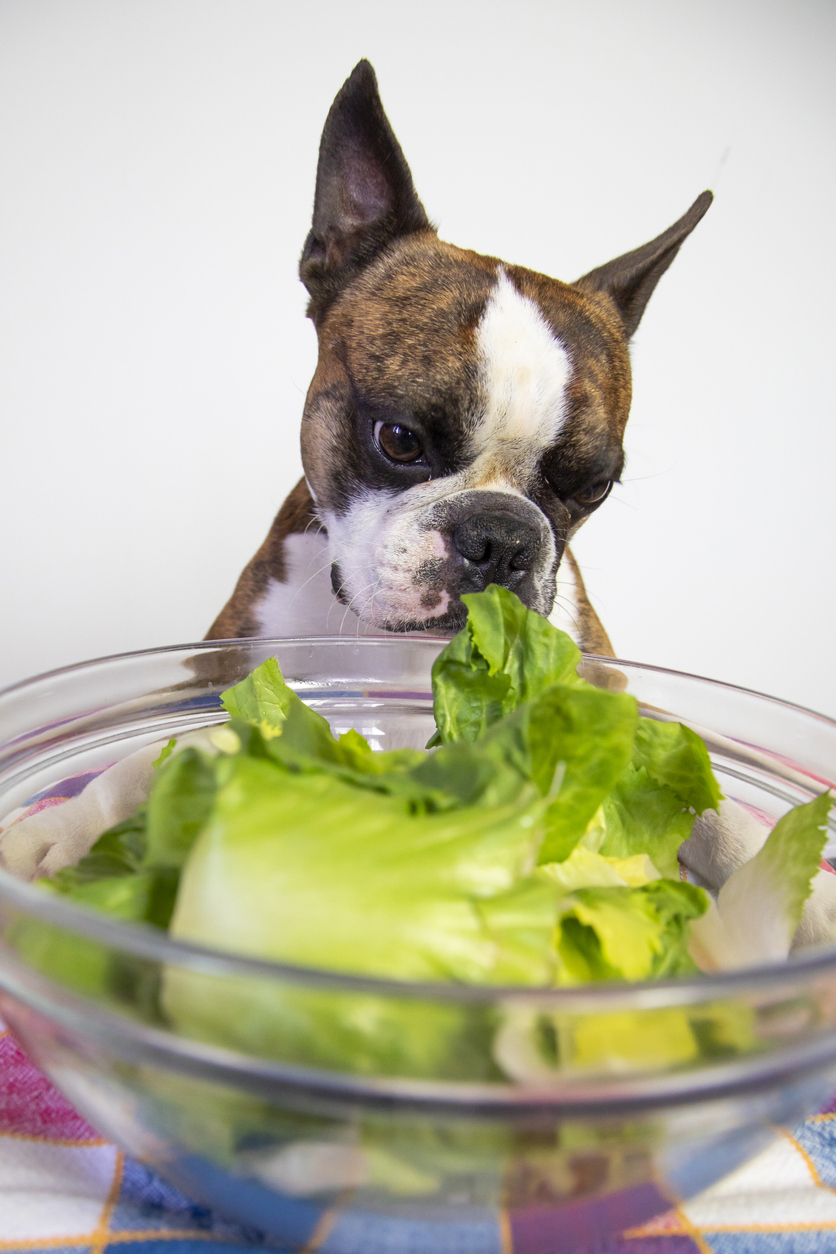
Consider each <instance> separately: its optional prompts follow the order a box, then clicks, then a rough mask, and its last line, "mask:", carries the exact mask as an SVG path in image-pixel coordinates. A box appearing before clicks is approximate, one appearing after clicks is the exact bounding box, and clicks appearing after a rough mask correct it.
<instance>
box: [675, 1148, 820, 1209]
mask: <svg viewBox="0 0 836 1254" xmlns="http://www.w3.org/2000/svg"><path fill="white" fill-rule="evenodd" d="M682 1210H683V1213H684V1214H685V1215H686V1216H687V1218H688V1219H689V1220H690V1222H691V1223H692V1224H693V1225H694V1227H695V1228H696V1229H697V1230H698V1231H703V1232H711V1231H714V1230H716V1229H725V1228H738V1227H739V1228H743V1229H744V1230H746V1231H748V1230H751V1229H752V1228H753V1227H756V1228H770V1227H778V1226H780V1225H782V1224H794V1223H805V1224H813V1225H815V1224H822V1225H825V1224H827V1225H828V1226H829V1225H830V1224H831V1223H832V1224H834V1225H836V1193H833V1192H831V1191H830V1189H826V1188H824V1187H822V1186H819V1185H817V1184H816V1183H815V1180H814V1179H813V1177H812V1175H811V1173H810V1168H809V1165H808V1163H807V1161H806V1159H805V1158H804V1156H803V1154H801V1153H800V1151H799V1150H798V1149H797V1147H796V1146H795V1145H794V1144H793V1142H792V1141H790V1140H789V1138H788V1137H783V1136H782V1137H780V1138H779V1139H778V1140H777V1141H776V1142H775V1144H774V1145H770V1146H769V1148H768V1149H765V1150H763V1152H762V1153H760V1154H758V1156H757V1158H753V1159H752V1161H751V1162H750V1163H746V1164H745V1165H744V1166H743V1167H739V1168H738V1169H737V1171H733V1172H732V1173H731V1175H729V1176H726V1177H725V1179H724V1180H720V1181H719V1182H718V1183H717V1184H713V1185H712V1186H711V1188H710V1189H706V1190H705V1192H704V1193H700V1194H699V1195H698V1196H697V1197H695V1198H692V1199H691V1201H690V1202H686V1203H685V1204H684V1205H683V1207H682Z"/></svg>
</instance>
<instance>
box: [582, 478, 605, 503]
mask: <svg viewBox="0 0 836 1254" xmlns="http://www.w3.org/2000/svg"><path fill="white" fill-rule="evenodd" d="M611 487H612V479H600V480H599V481H598V483H591V484H590V485H589V487H588V488H584V489H583V490H582V491H581V492H576V493H575V500H576V501H577V502H578V504H579V505H597V504H598V502H599V501H603V499H604V497H605V496H606V495H607V493H608V492H609V490H610V488H611Z"/></svg>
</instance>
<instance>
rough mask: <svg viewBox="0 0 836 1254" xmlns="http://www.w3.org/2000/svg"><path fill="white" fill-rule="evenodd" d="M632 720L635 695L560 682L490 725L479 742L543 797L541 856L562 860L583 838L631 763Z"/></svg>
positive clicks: (634, 724) (633, 732)
mask: <svg viewBox="0 0 836 1254" xmlns="http://www.w3.org/2000/svg"><path fill="white" fill-rule="evenodd" d="M636 718H637V715H636V703H635V701H634V699H633V698H632V697H629V696H626V695H622V694H619V693H613V692H604V691H602V690H600V689H598V688H593V687H592V686H591V685H589V684H584V685H582V686H578V687H567V686H563V685H560V686H554V687H551V688H548V689H547V690H546V691H545V692H544V693H543V694H542V695H541V696H540V697H538V698H535V699H534V700H531V701H527V702H526V703H525V704H523V705H521V706H519V707H518V708H517V709H516V710H514V711H513V712H512V713H510V714H508V715H506V716H505V717H504V718H503V719H501V720H500V721H498V722H497V723H494V724H493V725H492V726H491V727H490V729H489V730H488V732H487V733H486V735H485V736H484V737H483V738H482V739H481V740H480V741H478V742H477V746H478V747H479V748H484V750H485V751H486V752H487V753H489V754H496V755H497V756H498V757H499V758H501V760H502V761H504V762H505V763H507V764H510V765H512V766H513V767H515V768H516V770H517V771H518V772H519V774H520V775H521V776H522V777H523V778H528V779H531V780H533V781H534V783H535V784H536V785H537V787H538V788H539V789H540V792H541V793H542V794H543V796H545V797H547V798H548V800H549V803H550V804H549V808H548V810H547V812H546V834H545V839H544V843H543V847H542V849H541V851H540V861H542V862H553V861H560V860H561V859H562V858H565V857H567V856H568V855H569V854H570V853H571V852H572V850H573V849H574V847H575V845H576V844H577V843H578V841H579V840H580V838H581V837H582V836H583V834H584V832H585V831H586V828H587V826H588V824H589V823H590V821H591V820H592V818H593V816H594V815H595V813H596V811H597V810H598V808H599V806H600V805H601V803H602V801H603V800H604V798H605V797H606V796H607V794H608V793H609V792H610V790H611V789H612V787H613V785H614V784H615V782H616V780H617V779H618V778H619V776H620V775H621V774H622V772H623V770H624V768H625V766H626V765H627V764H628V763H629V761H630V756H631V753H632V749H633V739H634V736H635V730H636Z"/></svg>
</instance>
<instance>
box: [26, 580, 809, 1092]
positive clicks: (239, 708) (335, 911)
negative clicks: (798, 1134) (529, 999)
mask: <svg viewBox="0 0 836 1254" xmlns="http://www.w3.org/2000/svg"><path fill="white" fill-rule="evenodd" d="M463 599H464V601H465V602H466V604H467V607H468V621H467V624H466V626H465V628H464V629H463V630H462V631H461V632H460V633H459V635H457V636H456V637H455V638H454V639H453V640H451V641H450V642H449V644H448V645H447V646H446V648H445V649H444V650H443V651H442V653H441V654H440V655H439V657H438V658H437V660H436V662H435V665H434V667H433V697H434V714H435V720H436V726H437V731H436V733H435V735H434V736H433V738H432V740H431V742H430V745H429V746H428V748H427V749H424V750H420V749H396V750H392V751H388V752H374V751H373V750H372V749H371V747H370V746H369V744H368V742H367V741H366V740H365V739H364V738H363V737H362V736H361V735H360V734H359V733H358V732H357V731H349V732H346V733H344V734H342V735H340V736H337V737H335V736H334V734H333V733H332V731H331V728H330V726H329V724H328V722H327V721H326V720H325V719H324V718H323V717H322V716H321V715H320V714H318V713H317V712H316V711H315V710H313V709H311V708H309V707H308V706H306V705H305V704H304V702H303V701H302V700H301V699H300V698H299V697H298V696H297V695H296V693H294V692H293V691H292V689H291V688H290V687H289V686H288V685H287V684H286V683H285V682H284V680H283V678H282V675H281V672H280V670H279V667H278V663H277V662H276V660H275V659H268V660H267V661H266V662H265V663H263V665H262V666H260V667H259V668H258V669H257V670H255V671H254V672H253V673H252V674H251V675H250V676H249V677H248V678H247V679H245V680H243V681H242V682H241V683H239V684H237V685H235V687H233V688H230V689H229V690H228V691H227V692H225V693H224V694H223V697H222V701H223V704H224V707H225V708H226V711H227V712H228V714H229V716H230V717H229V721H228V722H225V723H223V724H222V725H219V726H217V727H214V728H210V729H206V730H201V731H198V732H192V733H189V734H188V735H185V736H182V737H180V738H178V739H177V740H176V741H174V740H172V741H170V742H169V743H168V744H167V745H166V747H165V748H164V749H163V751H162V752H161V753H160V755H159V757H158V759H157V761H156V762H155V772H154V774H155V779H154V783H153V786H152V788H151V791H150V794H149V796H148V799H147V802H146V803H144V804H143V805H141V806H140V807H139V809H138V810H137V812H136V813H135V814H134V815H133V816H132V817H131V818H130V819H128V820H127V821H125V822H123V823H120V824H118V825H117V826H115V827H113V828H111V829H110V830H109V831H107V832H106V833H105V834H104V835H103V836H101V837H100V838H99V839H98V841H97V842H96V844H95V845H94V846H93V848H92V849H91V850H90V852H89V853H88V854H87V855H86V856H85V857H83V858H82V859H81V861H80V862H78V863H77V865H75V866H73V867H68V868H66V869H64V870H62V871H59V872H58V873H57V874H56V875H54V876H53V877H52V878H51V879H48V880H42V881H39V882H40V883H41V884H43V886H44V888H46V889H47V890H48V891H51V892H54V893H59V894H62V895H64V896H66V897H69V898H71V899H73V900H74V901H75V902H77V903H78V904H80V905H84V906H88V907H92V908H95V909H97V910H100V911H104V912H106V913H108V914H110V915H112V916H113V917H115V918H117V919H120V920H124V921H131V922H142V923H146V924H151V925H154V926H156V927H160V928H167V929H168V931H169V932H170V934H171V935H172V936H174V937H177V938H180V939H184V940H188V941H192V942H198V943H202V944H206V945H210V946H212V947H213V948H215V949H226V950H229V951H232V952H234V953H238V954H246V955H250V956H254V957H258V958H266V959H272V960H277V961H281V962H285V963H290V964H295V965H298V966H302V967H313V968H324V969H327V970H331V971H339V972H348V973H352V974H359V975H364V976H375V977H384V978H390V979H395V980H406V981H422V982H436V981H446V982H450V981H452V982H456V983H459V984H483V985H484V984H488V985H497V986H503V987H507V986H517V987H521V988H529V989H531V988H543V989H550V988H555V987H570V986H576V985H579V984H582V983H586V982H588V981H598V980H606V981H633V980H646V979H656V978H663V977H671V976H679V975H686V974H689V973H693V972H695V971H698V970H699V969H701V968H702V969H704V970H712V969H716V967H717V966H733V965H735V952H736V950H735V946H738V948H739V951H740V954H741V955H745V956H744V957H742V958H741V959H740V961H746V960H751V959H750V957H749V955H750V952H751V945H749V948H747V944H749V940H750V938H748V939H747V935H745V933H746V928H745V927H744V928H743V933H741V926H740V919H741V918H745V917H746V914H747V910H748V911H749V913H754V914H758V913H761V914H762V913H763V910H762V908H761V905H759V904H758V903H763V902H764V901H766V902H768V909H769V914H770V918H771V920H772V931H773V934H774V932H775V930H776V929H777V932H778V933H779V934H780V937H781V938H782V939H781V940H780V944H784V942H785V948H784V952H785V953H786V952H788V950H789V945H790V942H791V940H792V935H793V933H794V931H795V929H796V927H797V925H798V922H799V919H800V917H801V912H802V910H803V907H804V902H805V899H806V897H807V895H808V893H809V891H810V884H811V881H812V879H813V877H814V876H815V874H816V872H817V871H818V868H819V862H820V858H821V855H822V849H823V846H824V840H825V833H824V824H825V821H826V818H827V814H828V811H829V806H830V797H829V794H826V793H825V794H823V795H822V796H821V797H818V798H817V799H815V800H814V801H812V802H810V803H808V804H806V805H802V806H799V807H797V808H796V809H795V810H792V811H790V813H789V814H787V815H786V816H785V817H784V818H782V819H781V820H780V821H779V822H778V823H777V824H776V826H775V827H774V829H773V830H772V832H771V833H770V835H769V837H768V838H767V840H766V843H765V844H764V846H763V848H762V849H761V851H760V852H759V853H758V854H757V855H756V856H755V857H754V858H753V859H752V860H751V861H750V862H748V863H746V864H745V865H744V866H742V867H741V868H740V869H739V870H738V871H736V872H734V874H733V875H732V876H731V878H730V879H729V881H728V882H727V884H726V885H725V886H724V888H723V890H722V892H721V894H720V896H719V898H718V899H717V900H716V901H715V900H714V899H713V898H712V897H711V896H710V895H709V894H708V893H707V892H706V891H705V890H704V889H703V888H701V887H698V886H697V885H695V884H692V883H686V882H683V880H682V879H681V878H680V868H679V863H678V859H677V853H678V850H679V847H680V845H681V844H682V842H683V841H685V840H686V839H688V837H689V836H690V834H691V830H692V827H693V824H694V821H695V819H696V817H697V816H698V815H702V814H704V813H706V812H707V811H713V810H716V809H717V807H718V806H719V805H720V802H721V794H720V791H719V788H718V785H717V782H716V780H715V778H714V776H713V773H712V770H711V764H710V761H709V757H708V753H707V750H706V748H705V745H704V744H703V742H702V741H701V740H700V738H699V737H698V736H697V735H696V734H695V733H694V732H693V731H691V730H690V729H689V728H687V727H684V726H682V725H681V724H679V723H676V722H672V721H666V720H665V719H664V717H660V718H658V719H651V718H646V717H642V716H640V715H639V712H638V708H637V705H636V702H635V700H634V698H632V697H631V696H629V695H627V694H624V693H620V692H614V691H605V690H602V689H599V688H596V687H594V686H593V685H591V684H589V683H587V682H586V681H585V680H583V679H582V678H581V677H580V676H579V675H578V673H577V667H578V664H579V662H580V660H581V655H580V652H579V651H578V649H577V648H576V646H575V645H574V643H573V642H572V641H571V639H570V638H569V637H568V636H567V635H565V634H564V633H562V632H560V631H558V630H557V629H556V628H554V627H552V626H551V625H550V624H549V623H548V622H547V620H545V619H543V618H542V617H540V616H539V615H538V614H536V613H534V612H532V611H530V610H528V609H526V608H525V607H524V606H523V605H522V603H521V602H520V601H519V600H518V599H517V598H516V597H515V596H514V595H513V593H511V592H509V591H507V590H506V589H503V588H499V587H496V586H492V587H490V588H488V589H487V590H486V591H485V592H483V593H478V594H474V595H472V596H466V597H464V598H463ZM747 903H748V905H747ZM750 930H751V929H750ZM26 947H27V950H28V955H29V957H30V959H31V960H32V961H33V962H35V963H36V965H38V966H40V967H41V969H43V970H45V971H47V973H50V974H53V975H56V974H59V973H62V974H63V975H65V976H66V975H67V973H69V972H70V971H71V972H72V977H71V978H72V982H73V984H74V985H75V986H76V987H80V988H82V989H83V991H86V992H88V993H94V994H96V995H101V994H103V993H107V992H111V993H112V992H113V991H114V990H115V989H117V987H122V988H123V989H124V985H125V977H124V971H122V972H121V973H120V970H119V964H118V961H116V960H115V959H114V958H113V956H112V955H110V954H108V953H107V952H105V950H104V949H103V948H102V947H101V946H99V945H98V944H97V943H96V942H93V941H91V940H85V939H83V938H75V939H74V940H72V941H71V942H68V940H67V937H66V935H65V934H63V933H61V934H57V933H53V932H52V931H51V930H50V929H49V928H46V927H41V928H40V929H39V930H38V931H37V932H33V933H32V935H31V936H30V937H29V938H28V940H27V946H26ZM768 956H771V955H768ZM120 981H121V985H120ZM141 983H142V982H141V981H137V980H135V979H134V980H133V983H132V984H131V991H130V996H131V997H134V998H136V999H138V1000H142V999H143V998H145V999H146V1001H147V1000H148V999H150V1000H152V1001H153V1003H154V1006H155V1007H156V1012H157V1013H159V1015H160V1016H161V1017H162V1018H163V1019H165V1020H166V1021H167V1022H169V1023H170V1024H172V1025H173V1026H174V1027H175V1028H176V1029H178V1030H180V1031H183V1032H185V1033H187V1034H189V1035H192V1036H197V1037H199V1038H202V1039H206V1040H210V1041H212V1042H215V1043H219V1044H225V1045H232V1046H234V1047H246V1048H253V1049H256V1050H257V1051H259V1052H264V1053H267V1054H268V1055H273V1056H279V1057H281V1058H283V1059H289V1060H297V1061H303V1062H306V1063H313V1064H315V1065H323V1066H336V1067H340V1068H346V1067H348V1068H350V1069H353V1070H355V1071H360V1072H366V1073H375V1072H381V1071H382V1072H389V1073H397V1074H404V1075H418V1076H420V1075H446V1076H451V1077H455V1076H459V1075H460V1076H463V1077H467V1078H474V1079H475V1078H479V1076H480V1075H481V1076H482V1077H491V1076H493V1077H496V1076H497V1075H509V1074H510V1075H511V1076H517V1077H519V1076H521V1075H522V1076H526V1077H531V1076H536V1075H537V1074H539V1072H538V1068H539V1069H541V1070H542V1069H543V1068H549V1067H552V1068H553V1067H554V1066H555V1065H557V1062H558V1060H559V1061H560V1062H561V1065H565V1064H566V1062H567V1060H570V1059H571V1060H572V1061H573V1062H574V1064H575V1065H584V1064H588V1065H594V1064H595V1062H596V1059H600V1057H601V1056H602V1055H601V1051H602V1050H604V1051H606V1049H607V1048H610V1046H608V1045H607V1044H606V1043H604V1042H602V1041H600V1040H597V1039H596V1037H595V1030H597V1029H593V1027H592V1020H591V1018H590V1022H589V1023H587V1025H586V1037H584V1032H583V1024H580V1025H579V1022H573V1023H572V1024H571V1025H568V1026H567V1024H568V1021H567V1022H561V1021H560V1017H559V1016H552V1018H551V1019H550V1021H549V1026H548V1030H547V1031H545V1030H544V1029H543V1024H542V1016H540V1017H539V1018H538V1015H537V1013H536V1012H534V1011H524V1010H521V1009H520V1008H519V1007H517V1008H516V1009H514V1010H509V1011H508V1013H507V1014H506V1015H505V1016H504V1018H503V1019H502V1021H501V1022H497V1020H496V1017H495V1012H494V1011H493V1010H491V1009H490V1008H487V1007H484V1006H482V1005H480V1004H478V1003H474V1004H473V1006H472V1007H470V1008H468V1007H464V1008H463V1007H462V1006H460V1005H455V1004H452V1003H450V1004H445V1003H443V1002H442V1001H438V1002H429V1001H426V1002H424V1001H421V1000H415V999H411V998H408V997H407V998H404V999H403V1000H397V999H395V1000H392V999H388V1000H387V1001H386V1002H384V1001H383V999H382V998H376V997H375V996H374V995H373V994H361V993H349V992H346V993H334V992H332V991H324V990H316V989H313V990H312V989H311V988H305V987H303V986H301V985H299V984H293V983H292V982H290V983H288V984H287V985H286V986H285V987H284V988H283V989H282V990H281V991H277V989H276V987H275V986H274V985H269V986H268V984H267V982H266V981H262V980H259V979H257V978H256V977H253V979H252V980H249V979H242V980H237V981H235V982H234V983H233V981H231V980H228V981H227V984H226V985H225V988H224V991H223V996H222V997H221V996H219V993H218V980H217V978H216V977H214V976H210V975H208V974H207V975H204V974H201V973H198V972H195V971H192V970H186V969H181V968H177V969H175V968H170V969H167V970H163V971H157V972H155V973H154V975H153V978H151V979H150V980H149V981H148V985H147V987H145V988H143V987H140V985H141ZM659 1013H660V1015H661V1016H662V1018H661V1019H660V1022H659V1024H658V1033H657V1038H658V1039H657V1045H656V1046H655V1048H657V1049H661V1050H662V1051H663V1052H664V1051H667V1056H669V1057H670V1058H671V1059H672V1060H675V1059H677V1058H679V1059H680V1060H682V1061H685V1060H687V1058H688V1057H690V1056H692V1055H693V1053H694V1051H695V1050H696V1049H697V1048H698V1046H699V1048H703V1047H704V1046H705V1042H706V1040H707V1039H708V1037H711V1036H712V1033H713V1038H712V1039H714V1043H715V1045H717V1047H719V1045H718V1042H720V1044H722V1041H723V1040H725V1045H724V1046H723V1048H725V1047H726V1046H728V1047H729V1048H733V1041H734V1036H735V1033H738V1032H741V1031H744V1032H745V1026H741V1025H740V1024H732V1023H730V1022H729V1021H728V1020H727V1019H723V1016H722V1015H720V1016H719V1017H716V1016H715V1019H714V1020H713V1021H712V1023H711V1025H710V1030H709V1029H707V1030H706V1032H704V1033H703V1038H702V1042H701V1044H700V1032H699V1030H698V1028H695V1025H694V1022H693V1012H691V1018H690V1019H687V1017H686V1015H685V1011H680V1010H678V1009H673V1010H671V1009H666V1010H665V1011H660V1012H659ZM707 1013H708V1012H706V1014H707ZM492 1016H493V1017H492ZM665 1016H667V1018H665ZM622 1017H623V1018H624V1019H625V1022H624V1023H622V1024H619V1025H614V1027H616V1028H617V1029H618V1033H619V1041H620V1046H619V1048H620V1049H621V1051H622V1053H623V1054H625V1056H628V1057H629V1055H630V1051H631V1049H633V1050H634V1052H636V1053H637V1054H638V1053H641V1051H642V1050H644V1051H645V1052H646V1051H647V1049H648V1048H651V1045H649V1043H648V1039H647V1031H646V1029H647V1019H646V1017H645V1018H644V1019H643V1020H642V1024H643V1027H642V1039H641V1040H639V1039H638V1038H637V1039H636V1040H635V1041H633V1044H632V1045H631V1039H632V1038H631V1025H630V1023H629V1022H628V1021H627V1020H629V1018H630V1016H629V1015H627V1016H622ZM709 1018H710V1016H709ZM663 1020H664V1021H663ZM677 1051H679V1052H677ZM651 1052H652V1048H651Z"/></svg>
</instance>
